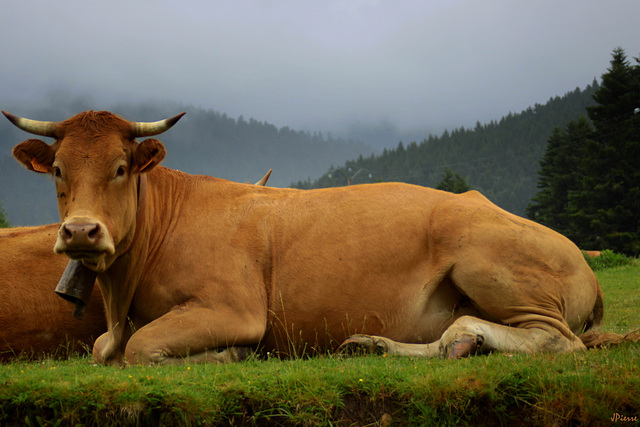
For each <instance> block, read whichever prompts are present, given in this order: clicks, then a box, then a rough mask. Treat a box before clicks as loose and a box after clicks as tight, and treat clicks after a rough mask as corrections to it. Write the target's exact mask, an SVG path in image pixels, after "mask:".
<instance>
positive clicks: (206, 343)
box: [125, 307, 266, 364]
mask: <svg viewBox="0 0 640 427" xmlns="http://www.w3.org/2000/svg"><path fill="white" fill-rule="evenodd" d="M265 328H266V321H264V320H263V319H260V316H259V315H258V314H256V313H234V312H232V310H225V309H223V308H222V309H220V308H218V309H215V310H213V309H208V308H202V307H181V308H178V309H175V310H172V311H170V312H169V313H167V314H165V315H164V316H162V317H159V318H158V319H156V320H154V321H153V322H151V323H149V324H147V325H145V326H144V327H142V328H140V329H139V330H138V331H136V332H135V333H134V334H133V335H132V336H131V338H130V339H129V342H128V343H127V347H126V350H125V358H126V361H127V363H129V364H174V363H184V362H185V361H187V360H188V361H189V362H195V363H198V362H215V363H227V362H234V361H238V360H242V359H244V358H246V357H247V356H248V355H249V354H251V352H252V351H253V349H254V348H255V347H256V346H257V345H258V343H259V342H260V340H261V339H262V337H263V335H264V333H265Z"/></svg>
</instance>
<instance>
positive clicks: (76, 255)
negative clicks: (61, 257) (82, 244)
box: [64, 249, 108, 273]
mask: <svg viewBox="0 0 640 427" xmlns="http://www.w3.org/2000/svg"><path fill="white" fill-rule="evenodd" d="M64 254H65V255H66V256H67V257H69V258H70V259H72V260H76V261H81V262H82V264H84V266H85V267H87V268H89V269H91V270H93V271H96V272H98V273H101V272H103V271H105V270H106V269H107V267H106V257H107V255H108V254H107V253H106V252H103V251H88V250H73V249H69V250H65V251H64Z"/></svg>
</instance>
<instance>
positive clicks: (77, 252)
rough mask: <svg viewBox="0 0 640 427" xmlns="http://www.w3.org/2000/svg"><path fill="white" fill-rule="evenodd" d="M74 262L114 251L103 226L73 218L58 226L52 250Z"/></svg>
mask: <svg viewBox="0 0 640 427" xmlns="http://www.w3.org/2000/svg"><path fill="white" fill-rule="evenodd" d="M53 250H54V251H55V252H56V253H65V254H66V255H67V256H68V257H69V258H71V259H75V260H80V259H82V260H92V259H96V258H99V257H102V256H103V255H105V254H108V255H112V254H113V253H114V252H115V250H114V247H113V243H112V242H111V239H110V237H109V233H108V231H107V228H106V227H105V225H104V224H102V223H101V222H99V221H95V220H91V219H90V218H85V217H74V218H70V219H68V220H67V221H64V222H63V223H62V224H60V229H59V230H58V239H57V241H56V244H55V246H54V248H53Z"/></svg>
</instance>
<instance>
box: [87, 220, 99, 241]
mask: <svg viewBox="0 0 640 427" xmlns="http://www.w3.org/2000/svg"><path fill="white" fill-rule="evenodd" d="M99 232H100V226H99V225H98V224H96V226H95V227H93V228H92V229H91V230H90V231H89V238H90V239H94V238H96V237H97V235H98V233H99Z"/></svg>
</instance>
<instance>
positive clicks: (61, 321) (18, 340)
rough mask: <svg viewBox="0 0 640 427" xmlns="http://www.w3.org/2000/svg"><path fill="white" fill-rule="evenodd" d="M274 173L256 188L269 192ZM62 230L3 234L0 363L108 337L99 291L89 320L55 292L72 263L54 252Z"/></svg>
mask: <svg viewBox="0 0 640 427" xmlns="http://www.w3.org/2000/svg"><path fill="white" fill-rule="evenodd" d="M270 175H271V169H269V171H268V172H267V174H266V175H265V176H264V177H263V178H262V179H261V180H259V181H258V182H256V184H255V185H261V186H264V185H265V184H266V182H267V180H268V179H269V176H270ZM59 226H60V225H59V224H50V225H44V226H39V227H18V228H4V229H0V361H7V360H9V359H11V358H13V357H15V356H20V355H22V356H26V357H32V356H34V357H39V356H51V355H57V356H67V355H69V354H72V353H74V352H76V351H80V350H82V349H83V347H85V348H86V347H88V348H91V346H93V342H94V340H95V339H96V338H97V337H99V336H100V335H102V334H103V333H105V332H106V331H107V322H106V319H105V314H104V304H103V303H102V296H101V294H100V292H99V290H97V291H95V292H93V293H92V294H91V300H90V304H88V305H87V308H86V311H85V315H84V318H83V319H82V320H80V319H75V318H73V317H72V316H71V312H72V307H73V306H72V305H71V304H69V303H68V302H66V301H64V300H63V299H61V298H59V297H58V296H57V295H56V294H55V293H54V292H53V289H54V287H55V285H56V283H57V282H58V280H59V279H60V276H62V273H63V271H64V269H65V266H66V265H67V263H68V262H69V258H67V257H66V256H64V255H60V254H56V253H54V252H53V250H52V248H53V245H54V244H55V242H56V239H57V236H58V227H59Z"/></svg>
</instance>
